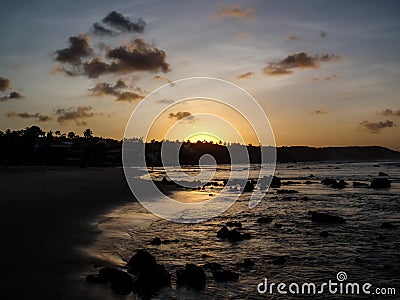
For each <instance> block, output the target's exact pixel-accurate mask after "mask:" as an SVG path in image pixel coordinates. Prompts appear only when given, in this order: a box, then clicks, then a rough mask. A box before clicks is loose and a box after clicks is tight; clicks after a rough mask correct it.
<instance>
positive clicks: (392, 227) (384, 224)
mask: <svg viewBox="0 0 400 300" xmlns="http://www.w3.org/2000/svg"><path fill="white" fill-rule="evenodd" d="M396 227H397V226H396V225H394V224H392V223H390V222H383V223H382V225H381V226H380V228H385V229H395V228H396Z"/></svg>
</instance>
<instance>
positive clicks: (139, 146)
mask: <svg viewBox="0 0 400 300" xmlns="http://www.w3.org/2000/svg"><path fill="white" fill-rule="evenodd" d="M125 143H127V145H128V147H127V148H126V149H129V150H128V151H126V152H125V158H126V160H125V161H127V160H129V163H130V164H131V165H140V161H141V160H142V159H141V156H142V155H143V146H144V149H145V160H146V164H147V165H148V166H160V165H162V164H164V165H165V164H167V165H174V164H176V159H175V158H174V157H173V155H176V153H178V157H179V164H180V165H198V163H199V161H200V158H201V157H202V156H204V155H206V154H209V155H210V156H212V157H213V159H214V161H215V162H216V163H217V164H230V163H232V162H234V163H248V162H249V163H260V162H261V157H262V156H261V153H262V154H263V158H264V160H263V161H264V162H270V161H272V160H273V159H274V158H275V157H276V158H277V161H278V162H301V161H329V160H332V161H340V160H352V161H359V160H379V159H400V153H399V152H396V151H393V150H390V149H387V148H384V147H379V146H370V147H325V148H313V147H278V148H275V147H271V146H268V147H260V146H253V145H247V146H245V145H240V144H235V143H232V144H227V143H224V144H222V143H219V144H214V143H212V142H206V141H198V142H196V143H191V142H189V141H187V142H179V141H161V142H160V141H155V140H152V141H151V142H149V143H145V144H143V140H142V139H140V138H133V139H129V140H125ZM165 144H168V146H170V147H171V149H174V151H170V152H167V155H165V156H164V157H163V161H162V160H161V149H162V146H163V145H165ZM244 153H245V155H243V154H244ZM121 154H122V141H118V140H114V139H109V138H102V137H96V136H94V135H93V132H92V130H91V129H86V130H84V131H83V133H82V136H80V135H79V134H76V133H75V132H68V133H67V134H65V133H62V132H60V131H55V132H52V131H48V132H44V131H43V130H42V129H41V128H40V127H38V126H31V127H27V128H25V129H23V130H15V131H11V130H9V129H8V130H6V131H5V132H2V131H0V164H1V165H3V166H9V165H73V166H81V167H85V166H117V165H121V164H122V160H121V157H122V155H121ZM162 162H163V163H162Z"/></svg>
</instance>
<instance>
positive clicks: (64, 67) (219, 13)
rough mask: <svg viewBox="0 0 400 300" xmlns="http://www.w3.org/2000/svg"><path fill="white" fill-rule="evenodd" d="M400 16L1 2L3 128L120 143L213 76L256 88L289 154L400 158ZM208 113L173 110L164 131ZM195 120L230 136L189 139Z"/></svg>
mask: <svg viewBox="0 0 400 300" xmlns="http://www.w3.org/2000/svg"><path fill="white" fill-rule="evenodd" d="M399 15H400V2H399V1H395V0H394V1H320V0H317V1H265V0H258V1H252V0H249V1H242V2H238V1H183V0H182V1H161V0H160V1H149V0H141V1H138V0H130V1H100V0H96V1H91V0H90V1H71V0H69V1H62V0H57V1H50V0H48V1H42V0H38V1H19V0H16V1H15V0H14V1H8V0H6V1H2V4H1V9H0V34H1V35H0V36H1V47H0V115H1V117H0V130H2V131H5V130H6V129H8V128H10V129H21V128H25V127H27V126H31V125H38V126H40V127H41V128H42V129H44V130H53V131H55V130H61V131H62V132H68V131H75V132H77V133H79V134H81V133H82V132H83V131H84V130H85V129H86V128H91V129H92V130H93V132H94V134H95V135H97V136H104V137H113V138H118V139H121V138H122V136H123V134H124V130H125V126H126V123H127V121H128V119H129V116H130V115H131V113H132V111H133V109H134V108H135V106H136V105H137V104H138V103H139V102H140V101H142V99H143V98H144V97H145V96H146V95H148V94H149V93H150V92H151V91H153V90H154V89H156V88H159V87H160V86H162V85H164V84H166V83H168V82H171V81H174V80H179V79H183V78H187V77H197V76H206V77H216V78H221V79H224V80H227V81H230V82H233V83H235V84H237V85H239V86H240V87H242V88H244V89H245V90H247V91H248V92H249V93H250V94H251V95H252V96H253V97H254V98H255V99H256V100H257V101H258V103H259V104H260V105H261V107H262V108H263V110H264V112H265V114H266V115H267V116H268V118H269V120H270V122H271V125H272V128H273V131H274V134H275V138H276V143H277V145H279V146H282V145H310V146H346V145H382V146H387V147H390V148H392V149H396V150H400V101H399V99H400V59H399V53H400V21H399V20H400V19H399ZM162 100H163V101H162ZM162 100H160V103H159V105H168V104H170V102H171V101H172V100H171V99H162ZM200 108H201V105H200V106H199V104H198V103H197V104H196V103H192V104H190V103H188V104H186V106H185V107H182V106H179V107H178V106H177V107H172V108H170V109H169V110H168V112H166V113H165V114H164V119H163V120H160V122H161V124H163V125H162V127H163V128H165V127H168V126H170V127H172V126H173V125H174V122H176V121H177V120H178V119H180V117H181V116H190V115H191V114H195V113H201V109H200ZM209 109H210V108H209ZM216 110H218V109H216ZM171 114H172V115H171ZM143 118H146V116H145V115H143ZM160 118H161V117H160ZM196 122H197V125H198V126H199V128H201V131H202V132H204V131H207V126H210V128H211V127H212V128H213V131H212V134H213V135H216V136H219V135H224V134H227V133H226V132H220V133H218V132H215V128H216V127H218V126H217V125H216V124H213V123H212V122H207V121H203V122H204V123H201V122H202V120H201V119H199V118H194V120H193V122H186V123H185V124H182V126H181V127H182V128H184V127H185V126H189V127H190V126H193V124H194V123H196ZM139 123H140V121H139ZM206 125H207V126H206ZM237 126H238V127H240V128H239V130H242V131H246V129H245V125H243V124H242V122H238V124H237ZM217 131H218V130H217ZM210 132H211V129H210ZM188 134H189V133H188V132H186V131H185V129H181V132H180V133H179V130H178V133H177V134H176V135H174V136H173V137H177V138H186V137H187V136H188ZM154 136H155V137H158V136H157V134H154ZM224 139H225V140H229V139H230V136H229V135H228V136H226V137H225V138H224ZM232 139H233V137H232ZM249 141H251V140H246V142H249Z"/></svg>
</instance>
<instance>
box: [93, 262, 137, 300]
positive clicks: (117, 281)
mask: <svg viewBox="0 0 400 300" xmlns="http://www.w3.org/2000/svg"><path fill="white" fill-rule="evenodd" d="M98 277H99V278H100V279H102V280H103V281H105V282H110V283H111V289H112V290H113V291H114V292H115V293H117V294H120V295H128V294H130V293H131V292H132V289H133V279H132V276H131V275H129V274H128V273H127V272H124V271H121V270H118V269H115V268H102V269H100V270H99V275H98Z"/></svg>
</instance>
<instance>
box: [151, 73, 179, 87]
mask: <svg viewBox="0 0 400 300" xmlns="http://www.w3.org/2000/svg"><path fill="white" fill-rule="evenodd" d="M153 80H158V81H164V82H166V83H169V84H171V86H175V84H173V83H172V81H171V80H169V79H168V78H167V77H164V76H160V75H156V76H154V77H153Z"/></svg>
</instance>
